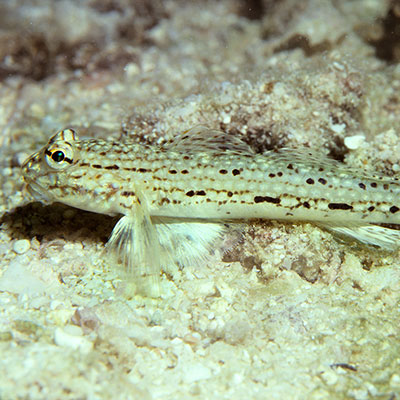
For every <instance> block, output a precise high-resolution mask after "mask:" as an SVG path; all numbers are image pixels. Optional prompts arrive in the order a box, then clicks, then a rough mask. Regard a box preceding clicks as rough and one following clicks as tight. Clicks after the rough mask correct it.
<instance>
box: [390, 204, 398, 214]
mask: <svg viewBox="0 0 400 400" xmlns="http://www.w3.org/2000/svg"><path fill="white" fill-rule="evenodd" d="M399 210H400V208H399V207H396V206H392V207H390V208H389V211H390V212H391V213H392V214H395V213H397V211H399Z"/></svg>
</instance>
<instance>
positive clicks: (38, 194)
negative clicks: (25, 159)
mask: <svg viewBox="0 0 400 400" xmlns="http://www.w3.org/2000/svg"><path fill="white" fill-rule="evenodd" d="M25 189H26V191H27V192H28V193H29V194H30V195H31V196H32V197H33V198H34V199H35V200H37V201H40V202H41V203H44V204H50V203H52V198H51V196H49V195H48V192H47V193H46V190H45V189H44V188H43V187H41V186H40V185H38V184H37V183H36V182H33V181H30V180H26V186H25Z"/></svg>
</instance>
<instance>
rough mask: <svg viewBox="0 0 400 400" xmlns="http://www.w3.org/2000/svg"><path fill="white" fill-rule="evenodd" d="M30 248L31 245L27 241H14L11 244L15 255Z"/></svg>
mask: <svg viewBox="0 0 400 400" xmlns="http://www.w3.org/2000/svg"><path fill="white" fill-rule="evenodd" d="M30 247H31V243H30V241H29V240H27V239H21V240H16V241H15V242H14V244H13V250H14V251H15V252H16V253H17V254H24V253H26V252H27V251H28V250H29V249H30Z"/></svg>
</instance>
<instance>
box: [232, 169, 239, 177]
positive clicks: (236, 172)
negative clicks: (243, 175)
mask: <svg viewBox="0 0 400 400" xmlns="http://www.w3.org/2000/svg"><path fill="white" fill-rule="evenodd" d="M239 174H240V171H239V170H238V169H233V170H232V175H233V176H236V175H239Z"/></svg>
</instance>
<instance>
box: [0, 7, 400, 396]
mask: <svg viewBox="0 0 400 400" xmlns="http://www.w3.org/2000/svg"><path fill="white" fill-rule="evenodd" d="M399 29H400V5H399V3H398V2H397V1H389V0H387V1H385V0H368V1H362V0H358V1H357V0H354V1H348V0H303V1H298V0H297V1H295V0H281V1H271V0H270V1H269V0H252V1H239V0H223V1H218V2H216V1H191V2H188V1H183V0H182V1H178V0H174V1H173V0H171V1H161V0H148V1H140V2H139V1H134V0H81V1H67V0H61V1H57V2H55V1H52V0H41V1H28V0H26V1H17V0H15V1H13V0H7V1H3V2H1V4H0V79H1V82H0V127H1V136H0V146H1V147H0V152H1V157H0V162H1V164H0V168H1V173H0V183H1V193H0V212H1V222H2V225H1V231H0V309H1V313H0V354H1V357H0V398H1V400H8V399H49V400H51V399H111V398H112V399H192V398H193V399H194V398H198V399H230V400H231V399H243V398H248V399H328V398H329V399H359V400H362V399H371V398H374V399H387V400H389V399H392V400H394V399H400V340H399V336H400V335H399V330H400V315H399V297H400V265H399V253H398V252H394V253H388V252H383V251H379V250H377V249H374V248H368V247H364V246H359V245H357V244H354V243H351V242H339V241H337V240H335V239H334V238H333V237H332V236H331V235H330V234H329V233H327V232H325V231H322V230H320V229H319V228H316V227H315V226H313V225H311V224H307V223H298V224H286V223H285V224H283V223H280V222H276V221H265V222H251V223H249V224H248V226H247V227H246V228H245V229H244V232H243V237H242V239H241V240H240V241H239V243H237V242H236V241H235V238H234V237H233V238H232V239H229V238H227V240H226V241H225V242H224V246H225V248H222V249H220V248H217V249H216V250H215V254H214V255H213V256H212V257H211V260H210V262H208V263H207V264H206V265H194V266H192V267H189V268H186V269H184V270H182V271H180V272H178V273H177V274H176V276H175V277H174V279H173V280H172V279H171V277H169V276H168V275H164V276H163V280H162V288H163V291H164V298H163V299H162V300H152V299H148V298H142V297H140V296H130V295H129V293H130V291H129V288H130V284H129V283H127V282H125V281H124V280H123V279H121V278H120V276H119V274H118V271H115V270H114V269H113V268H112V267H111V266H110V265H108V264H107V262H106V260H105V259H104V257H103V253H102V249H103V248H104V243H105V242H106V240H107V237H108V236H109V234H110V232H111V230H112V227H113V225H114V224H115V222H116V220H115V219H112V218H109V217H106V216H103V215H98V214H92V213H88V212H83V211H80V210H76V209H72V208H69V207H66V206H63V205H57V204H56V205H49V206H43V205H41V204H39V203H33V204H32V202H31V201H32V200H31V199H30V198H29V197H28V195H27V194H26V193H25V192H24V191H23V183H22V180H21V171H20V166H21V164H22V162H23V160H24V159H25V158H26V157H27V156H28V155H30V154H31V153H32V152H34V151H35V150H37V149H38V148H39V147H41V146H43V145H44V144H45V143H46V142H47V140H48V138H49V137H50V135H52V134H53V133H54V132H56V131H57V130H59V129H62V128H64V127H74V128H75V129H77V130H78V131H79V132H80V134H81V136H89V137H103V138H104V137H114V138H116V139H121V140H124V139H125V138H135V140H139V141H142V140H143V141H146V142H147V143H157V141H158V140H160V138H167V139H169V138H172V137H173V136H174V135H176V134H177V133H179V132H182V131H183V130H186V129H189V128H191V127H193V126H195V125H197V124H202V125H206V126H209V127H210V128H217V129H221V130H223V131H225V132H227V133H229V134H231V135H238V136H239V137H241V138H243V140H245V141H246V142H247V143H249V144H250V145H251V146H252V147H253V148H254V149H255V150H257V151H263V150H266V149H278V148H281V147H296V148H299V147H300V148H303V147H307V148H310V149H311V150H315V151H317V152H318V153H320V154H324V155H326V156H327V157H331V158H334V159H336V160H339V161H340V162H343V163H345V164H347V165H349V166H352V167H354V168H363V169H366V170H369V171H380V172H381V173H384V174H387V175H395V174H398V173H399V170H400V144H399V140H398V126H400V91H399V88H400V68H399V65H398V62H399V60H400V35H399V34H398V32H399ZM234 235H235V233H234V232H233V233H232V236H234ZM229 240H231V243H235V245H234V247H235V249H234V251H230V252H229V253H228V254H226V255H224V256H223V253H224V250H226V249H230V248H231V247H232V244H229ZM221 260H222V261H221Z"/></svg>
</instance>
